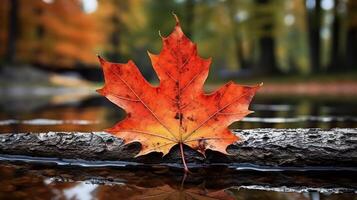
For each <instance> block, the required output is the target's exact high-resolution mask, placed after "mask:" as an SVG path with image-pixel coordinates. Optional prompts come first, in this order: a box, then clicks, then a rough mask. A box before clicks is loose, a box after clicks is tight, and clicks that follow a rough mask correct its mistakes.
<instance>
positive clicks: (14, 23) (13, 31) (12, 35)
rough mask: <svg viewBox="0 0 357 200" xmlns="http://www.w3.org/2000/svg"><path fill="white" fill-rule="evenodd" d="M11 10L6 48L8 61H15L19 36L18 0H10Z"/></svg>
mask: <svg viewBox="0 0 357 200" xmlns="http://www.w3.org/2000/svg"><path fill="white" fill-rule="evenodd" d="M9 2H10V10H9V17H8V19H9V25H8V43H7V49H6V61H7V62H8V63H13V62H14V60H15V54H16V40H17V36H18V21H19V19H18V10H19V2H18V0H9Z"/></svg>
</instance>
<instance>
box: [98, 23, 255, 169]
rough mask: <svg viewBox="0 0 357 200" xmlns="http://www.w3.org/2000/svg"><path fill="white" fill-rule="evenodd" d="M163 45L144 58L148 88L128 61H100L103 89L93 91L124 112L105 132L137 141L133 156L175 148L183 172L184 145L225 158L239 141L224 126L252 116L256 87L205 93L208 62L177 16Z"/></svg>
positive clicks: (230, 85)
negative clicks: (151, 73) (155, 81)
mask: <svg viewBox="0 0 357 200" xmlns="http://www.w3.org/2000/svg"><path fill="white" fill-rule="evenodd" d="M175 17H176V16H175ZM162 42H163V48H162V51H161V52H160V54H158V55H154V54H150V53H149V56H150V59H151V62H152V65H153V67H154V69H155V71H156V73H157V76H158V78H159V80H160V84H159V86H157V87H154V86H152V85H151V84H150V83H149V82H148V81H147V80H146V79H145V78H144V77H143V76H142V74H141V73H140V71H139V70H138V68H137V67H136V65H135V64H134V62H133V61H131V60H130V61H129V62H128V63H125V64H121V63H111V62H108V61H105V60H104V59H102V58H101V57H99V60H100V63H101V66H102V67H103V71H104V77H105V85H104V87H103V88H102V89H99V90H98V92H99V93H100V94H102V95H103V96H106V97H107V98H108V99H109V100H110V101H112V102H113V103H114V104H116V105H118V106H119V107H121V108H123V109H124V110H125V111H126V118H125V119H124V120H122V121H120V122H119V123H117V124H116V125H115V126H114V127H112V128H110V129H109V130H107V131H108V132H110V133H112V134H114V135H115V136H117V137H120V138H122V139H124V141H125V143H131V142H140V143H141V144H142V149H141V151H140V153H139V154H138V156H139V155H144V154H147V153H150V152H154V151H156V152H162V153H163V155H166V154H167V153H168V152H169V150H170V149H171V148H172V147H173V146H174V145H176V144H179V145H180V149H181V155H182V161H183V164H184V167H185V170H186V171H187V170H188V169H187V166H186V163H185V159H184V154H183V144H186V145H188V146H190V147H191V148H193V149H196V150H198V151H199V152H201V153H203V154H204V152H205V150H206V149H212V150H215V151H219V152H222V153H227V152H226V148H227V146H228V145H230V144H232V143H233V142H236V141H237V140H239V138H238V137H237V136H236V135H234V134H232V133H231V131H230V130H229V129H228V128H227V127H228V126H229V125H230V124H231V123H233V122H235V121H238V120H241V119H242V118H243V117H244V116H246V115H247V114H249V113H251V112H252V111H249V110H248V107H249V103H250V101H251V100H252V98H253V96H254V94H255V92H256V91H257V90H258V89H259V87H260V86H261V85H257V86H252V87H251V86H242V85H238V84H235V83H233V82H229V83H227V84H225V85H224V86H222V87H221V88H220V89H218V90H217V91H215V92H213V93H211V94H205V93H204V91H203V84H204V82H205V80H206V78H207V76H208V71H209V66H210V64H211V59H203V58H201V57H199V56H198V55H197V46H196V44H194V43H192V42H191V41H190V40H189V39H188V38H187V37H186V36H185V35H184V33H183V32H182V30H181V27H180V23H179V21H178V19H177V17H176V26H175V28H174V30H173V32H172V33H171V34H170V35H169V36H167V37H162Z"/></svg>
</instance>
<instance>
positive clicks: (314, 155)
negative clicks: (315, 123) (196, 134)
mask: <svg viewBox="0 0 357 200" xmlns="http://www.w3.org/2000/svg"><path fill="white" fill-rule="evenodd" d="M233 132H234V133H235V134H237V135H239V136H240V137H241V141H239V142H237V143H235V144H232V145H230V146H229V147H228V149H227V151H228V152H229V153H230V155H224V154H221V153H219V152H215V151H210V150H208V151H207V152H206V157H204V156H202V155H201V154H200V153H197V152H196V151H194V150H192V149H190V148H189V147H187V146H186V147H185V148H184V152H185V156H186V159H187V161H188V163H189V164H188V165H189V166H190V167H193V168H194V167H202V166H212V165H229V166H231V167H238V168H239V167H242V166H245V167H249V166H253V167H254V166H267V167H287V168H289V167H291V168H294V167H299V168H301V167H342V168H343V167H348V168H355V169H356V167H357V129H356V128H346V129H341V128H335V129H330V130H322V129H248V130H233ZM140 148H141V147H140V144H139V143H132V144H127V145H125V144H124V142H123V140H122V139H120V138H116V137H114V136H112V135H110V134H108V133H105V132H92V133H79V132H48V133H7V134H0V154H1V156H0V158H1V159H2V160H11V159H12V160H28V159H29V158H28V157H32V158H36V159H38V160H41V161H45V160H46V161H51V162H55V161H56V162H59V161H60V162H63V163H69V164H83V163H84V164H85V165H99V166H103V165H109V166H110V165H113V166H120V165H122V164H123V163H126V164H128V163H131V165H169V166H174V167H180V166H181V165H180V163H181V158H180V152H179V148H178V147H177V146H175V147H173V148H172V149H171V151H170V153H169V154H168V155H166V156H164V157H162V156H161V154H160V153H151V154H149V155H145V156H140V157H135V155H136V154H137V153H138V152H139V151H140ZM24 156H25V157H24ZM26 156H27V157H26Z"/></svg>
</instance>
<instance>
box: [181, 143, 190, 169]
mask: <svg viewBox="0 0 357 200" xmlns="http://www.w3.org/2000/svg"><path fill="white" fill-rule="evenodd" d="M180 151H181V158H182V163H183V167H184V170H185V174H186V173H188V172H190V170H188V167H187V164H186V160H185V154H184V153H183V143H182V142H180Z"/></svg>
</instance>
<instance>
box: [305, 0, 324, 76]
mask: <svg viewBox="0 0 357 200" xmlns="http://www.w3.org/2000/svg"><path fill="white" fill-rule="evenodd" d="M308 9H311V10H308V20H307V21H308V30H309V41H310V42H309V43H310V59H311V71H312V72H314V73H316V72H318V71H319V70H320V67H321V66H320V65H321V63H320V45H321V41H320V27H321V0H316V1H315V4H314V5H313V7H312V8H308Z"/></svg>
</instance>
